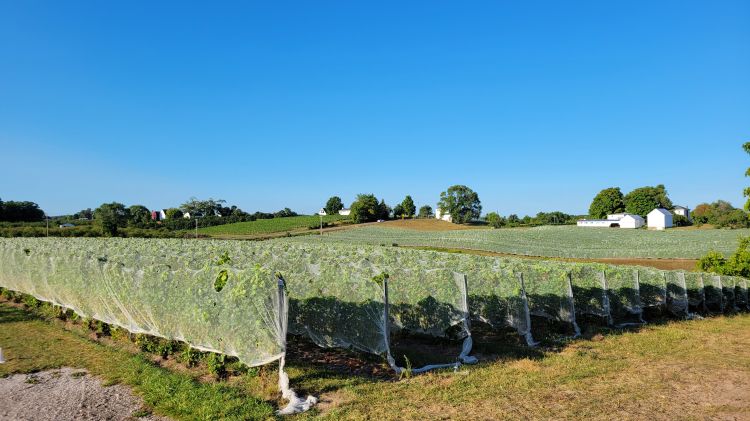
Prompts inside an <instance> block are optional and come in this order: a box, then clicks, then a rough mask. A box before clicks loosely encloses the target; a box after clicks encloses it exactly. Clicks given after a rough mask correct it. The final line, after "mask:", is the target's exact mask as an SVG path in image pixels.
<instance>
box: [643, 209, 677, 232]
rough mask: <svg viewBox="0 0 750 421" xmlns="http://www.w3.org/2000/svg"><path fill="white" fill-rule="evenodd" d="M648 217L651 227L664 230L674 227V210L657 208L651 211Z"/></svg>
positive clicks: (649, 226)
mask: <svg viewBox="0 0 750 421" xmlns="http://www.w3.org/2000/svg"><path fill="white" fill-rule="evenodd" d="M646 217H647V218H648V228H649V229H657V230H663V229H667V228H672V212H670V211H668V210H666V209H662V208H656V209H654V210H652V211H651V212H649V213H648V215H647V216H646Z"/></svg>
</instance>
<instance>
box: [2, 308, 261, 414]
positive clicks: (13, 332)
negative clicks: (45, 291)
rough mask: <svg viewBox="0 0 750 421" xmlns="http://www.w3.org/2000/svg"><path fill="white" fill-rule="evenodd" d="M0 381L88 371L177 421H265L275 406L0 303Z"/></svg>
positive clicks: (240, 390)
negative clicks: (123, 387)
mask: <svg viewBox="0 0 750 421" xmlns="http://www.w3.org/2000/svg"><path fill="white" fill-rule="evenodd" d="M0 345H2V348H3V352H4V353H5V359H6V360H7V362H6V363H5V364H0V377H3V376H6V375H9V374H11V373H31V372H36V371H41V370H47V369H54V368H60V367H74V368H84V369H86V370H88V371H89V372H90V373H92V374H94V375H97V376H101V377H103V378H104V379H105V384H115V383H122V384H126V385H129V386H131V387H133V390H134V391H135V393H136V394H138V395H140V396H142V397H143V399H144V401H145V404H146V405H148V406H149V407H150V408H153V410H154V412H156V413H159V414H163V415H169V416H172V417H175V418H178V419H238V420H239V419H266V418H269V417H273V411H274V406H273V404H272V403H269V402H267V401H266V400H264V399H260V398H258V397H254V396H251V395H249V394H248V393H246V392H245V391H244V390H243V389H242V388H238V387H230V386H228V385H225V384H217V383H201V382H199V381H197V380H196V379H195V378H193V377H192V376H190V375H187V374H178V373H175V372H172V371H169V370H167V369H164V368H160V367H158V366H156V365H154V364H153V363H152V362H150V361H149V360H148V359H146V358H145V357H144V356H142V355H133V354H131V353H129V352H127V351H125V350H121V349H116V348H115V347H112V346H105V345H102V344H99V343H96V342H92V341H90V340H88V339H86V338H85V337H84V336H82V335H77V334H75V333H73V332H70V331H66V330H64V329H62V328H61V327H60V326H59V325H55V324H51V323H49V322H47V321H44V320H41V319H39V318H37V317H35V316H33V315H32V314H31V313H29V312H27V311H25V310H21V309H18V308H15V307H10V306H8V305H7V304H1V303H0Z"/></svg>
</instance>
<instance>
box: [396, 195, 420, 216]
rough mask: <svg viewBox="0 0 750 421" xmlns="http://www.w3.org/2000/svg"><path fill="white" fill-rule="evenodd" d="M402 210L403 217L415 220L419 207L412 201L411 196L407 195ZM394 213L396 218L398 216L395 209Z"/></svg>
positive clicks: (402, 203)
mask: <svg viewBox="0 0 750 421" xmlns="http://www.w3.org/2000/svg"><path fill="white" fill-rule="evenodd" d="M401 208H402V209H403V212H402V215H403V216H405V217H407V218H413V217H414V213H415V212H416V211H417V207H416V206H415V205H414V200H412V198H411V196H409V195H406V197H405V198H404V201H403V202H401ZM393 212H394V215H393V216H394V217H395V216H396V215H395V212H396V208H395V207H394V208H393Z"/></svg>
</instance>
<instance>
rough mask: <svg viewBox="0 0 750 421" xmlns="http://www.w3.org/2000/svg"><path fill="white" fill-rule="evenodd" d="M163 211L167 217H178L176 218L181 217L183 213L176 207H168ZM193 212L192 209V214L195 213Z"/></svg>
mask: <svg viewBox="0 0 750 421" xmlns="http://www.w3.org/2000/svg"><path fill="white" fill-rule="evenodd" d="M164 213H165V214H166V215H167V219H178V218H182V216H183V215H184V214H183V213H182V211H181V210H179V209H177V208H169V209H167V210H165V211H164ZM195 214H196V212H195V211H193V212H192V215H195ZM204 215H205V214H204Z"/></svg>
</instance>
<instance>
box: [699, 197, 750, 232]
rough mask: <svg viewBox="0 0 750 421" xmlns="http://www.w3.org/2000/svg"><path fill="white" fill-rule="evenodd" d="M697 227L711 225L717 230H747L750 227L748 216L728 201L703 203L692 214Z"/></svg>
mask: <svg viewBox="0 0 750 421" xmlns="http://www.w3.org/2000/svg"><path fill="white" fill-rule="evenodd" d="M691 215H692V217H693V223H695V224H696V225H703V224H711V225H714V226H715V227H717V228H745V227H747V226H748V225H750V222H748V215H747V213H746V212H745V211H744V210H742V209H737V208H735V207H734V206H732V204H731V203H729V202H727V201H726V200H717V201H715V202H713V203H710V204H709V203H701V204H700V205H698V206H696V207H695V209H694V210H693V211H692V212H691Z"/></svg>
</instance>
